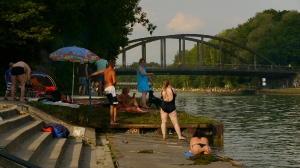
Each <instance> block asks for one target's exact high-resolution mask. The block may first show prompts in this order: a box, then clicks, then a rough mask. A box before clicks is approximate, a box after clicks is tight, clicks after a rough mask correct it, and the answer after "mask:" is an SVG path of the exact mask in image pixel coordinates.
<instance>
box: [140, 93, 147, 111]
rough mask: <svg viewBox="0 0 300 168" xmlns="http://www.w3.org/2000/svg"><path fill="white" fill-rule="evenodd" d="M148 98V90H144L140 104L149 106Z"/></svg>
mask: <svg viewBox="0 0 300 168" xmlns="http://www.w3.org/2000/svg"><path fill="white" fill-rule="evenodd" d="M146 98H147V92H142V97H141V101H140V105H141V106H142V107H146V108H148V107H147V104H146Z"/></svg>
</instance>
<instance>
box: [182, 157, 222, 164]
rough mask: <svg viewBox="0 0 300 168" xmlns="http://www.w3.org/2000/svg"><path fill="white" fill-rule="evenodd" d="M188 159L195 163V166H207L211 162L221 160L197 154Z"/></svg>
mask: <svg viewBox="0 0 300 168" xmlns="http://www.w3.org/2000/svg"><path fill="white" fill-rule="evenodd" d="M188 159H189V160H192V161H194V163H193V164H194V165H207V164H210V163H211V162H216V161H219V159H217V158H215V157H214V155H212V154H197V155H195V156H192V157H190V158H188Z"/></svg>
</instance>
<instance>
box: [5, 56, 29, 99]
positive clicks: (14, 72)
mask: <svg viewBox="0 0 300 168" xmlns="http://www.w3.org/2000/svg"><path fill="white" fill-rule="evenodd" d="M25 74H26V75H25ZM30 75H31V69H30V67H29V66H28V65H27V64H26V63H25V62H23V61H19V62H17V63H15V64H14V65H13V66H12V68H11V89H10V91H11V98H12V100H13V101H15V86H16V83H17V81H19V82H20V84H21V97H20V101H24V93H25V81H29V80H30Z"/></svg>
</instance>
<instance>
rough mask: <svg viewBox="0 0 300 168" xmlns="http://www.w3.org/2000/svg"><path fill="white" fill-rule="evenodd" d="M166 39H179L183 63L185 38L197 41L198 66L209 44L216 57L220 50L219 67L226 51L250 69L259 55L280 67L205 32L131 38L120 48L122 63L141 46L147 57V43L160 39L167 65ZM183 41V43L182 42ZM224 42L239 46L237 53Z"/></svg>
mask: <svg viewBox="0 0 300 168" xmlns="http://www.w3.org/2000/svg"><path fill="white" fill-rule="evenodd" d="M197 38H201V39H197ZM204 38H209V39H214V40H217V41H219V45H216V44H213V43H211V42H206V41H204V40H203V39H204ZM166 39H178V40H179V60H180V61H182V62H183V64H185V52H182V51H181V46H182V50H183V51H185V40H188V41H192V42H196V43H197V63H196V64H197V67H202V68H203V67H204V66H205V65H204V49H203V46H204V45H207V46H210V47H213V48H214V50H215V58H216V50H218V51H219V61H220V62H218V63H216V59H214V61H215V62H214V65H216V64H218V65H219V68H222V66H223V64H224V63H223V62H222V61H223V60H222V53H226V54H229V55H230V56H231V57H232V58H234V59H236V60H237V62H241V63H243V64H245V65H247V67H248V69H254V70H255V69H256V67H257V62H256V60H257V57H259V58H260V59H262V60H264V61H265V62H266V63H268V64H269V65H272V66H273V67H274V68H277V69H280V67H279V66H277V65H276V64H275V63H274V62H273V61H271V60H269V59H268V58H266V57H264V56H263V55H261V54H259V53H257V52H256V51H254V50H253V49H251V48H249V47H246V46H243V45H240V44H238V43H236V42H234V41H231V40H228V39H224V38H221V37H216V36H210V35H203V34H175V35H166V36H153V37H146V38H139V39H134V40H130V41H128V44H129V45H128V46H126V47H124V48H122V49H121V50H120V53H122V65H123V66H124V67H125V66H126V51H128V50H130V49H132V48H135V47H138V46H141V47H142V58H144V59H146V44H147V43H150V42H154V41H158V40H160V42H161V45H160V46H161V47H160V48H161V52H160V53H161V56H160V57H161V59H160V60H161V62H160V63H161V67H162V68H163V67H165V66H166ZM181 43H182V44H181ZM223 43H228V44H231V45H234V46H236V47H237V53H234V52H231V51H229V50H227V49H225V48H223ZM200 44H201V48H202V49H201V57H200V52H199V47H200ZM240 49H244V50H246V51H248V52H250V53H251V54H253V63H250V62H248V61H247V60H246V59H244V58H242V57H241V56H240V54H239V53H240V52H239V50H240Z"/></svg>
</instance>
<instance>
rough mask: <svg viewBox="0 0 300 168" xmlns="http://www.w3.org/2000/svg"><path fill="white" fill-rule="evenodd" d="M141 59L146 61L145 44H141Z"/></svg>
mask: <svg viewBox="0 0 300 168" xmlns="http://www.w3.org/2000/svg"><path fill="white" fill-rule="evenodd" d="M142 58H144V59H145V61H146V43H143V44H142Z"/></svg>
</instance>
